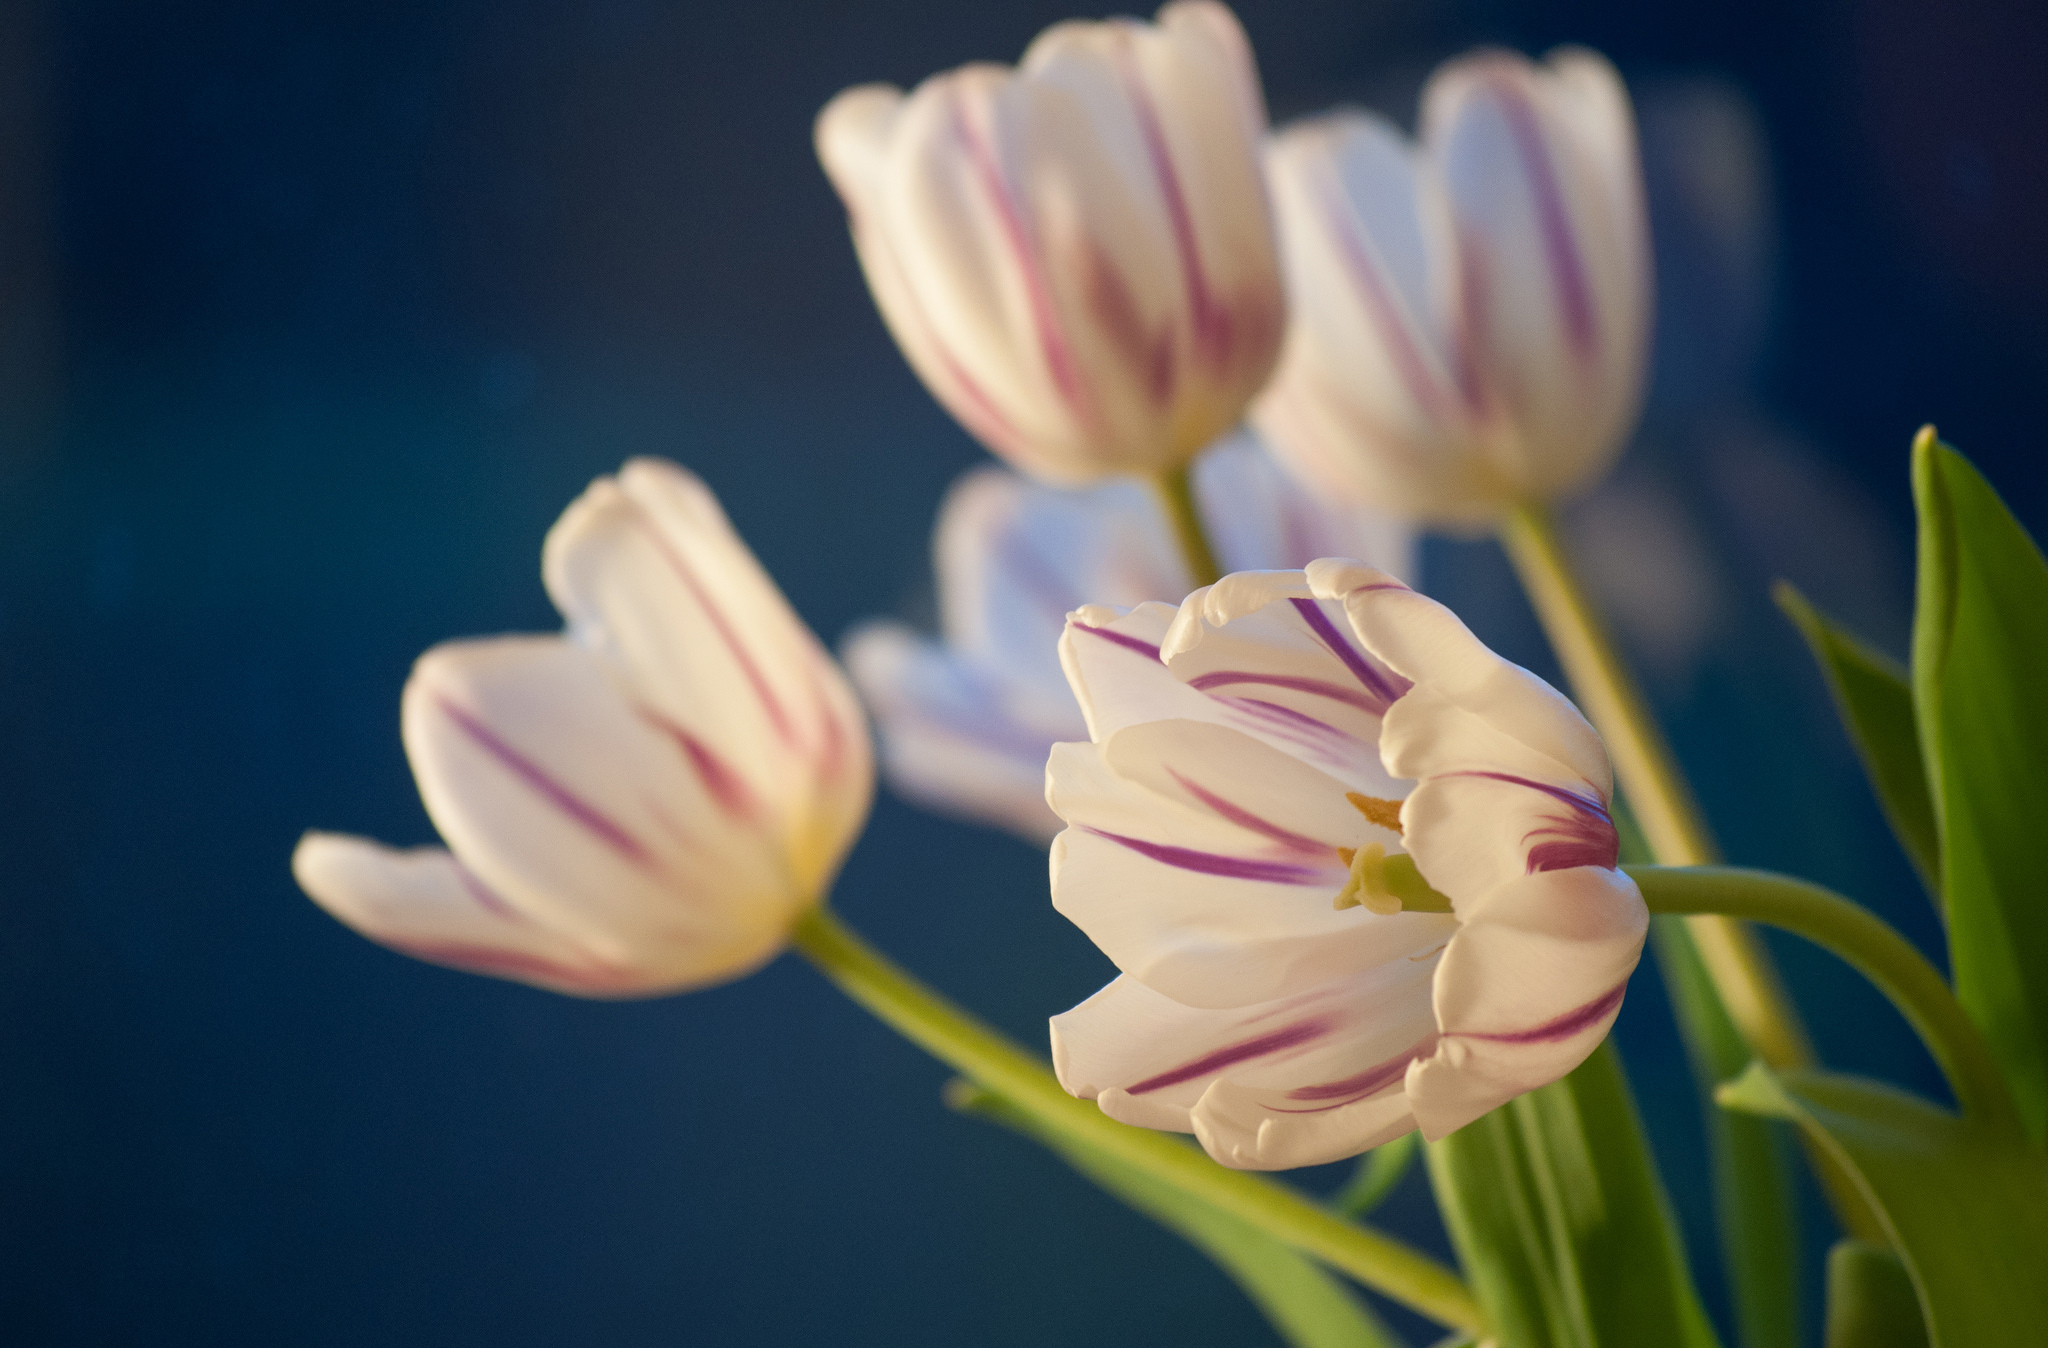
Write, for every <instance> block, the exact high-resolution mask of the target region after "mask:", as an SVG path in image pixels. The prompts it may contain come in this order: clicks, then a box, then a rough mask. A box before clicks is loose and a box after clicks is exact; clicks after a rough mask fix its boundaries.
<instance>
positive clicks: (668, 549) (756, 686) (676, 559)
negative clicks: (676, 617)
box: [627, 497, 797, 748]
mask: <svg viewBox="0 0 2048 1348" xmlns="http://www.w3.org/2000/svg"><path fill="white" fill-rule="evenodd" d="M627 499H628V500H629V501H630V500H631V498H630V497H628V498H627ZM632 505H633V515H632V518H633V521H634V523H636V524H637V525H639V527H640V529H641V530H642V532H644V533H645V534H646V535H647V537H648V539H649V540H650V541H651V542H652V543H653V544H654V547H655V551H657V552H659V553H660V554H661V556H662V558H663V560H665V561H666V562H667V563H668V565H669V569H670V570H672V571H674V572H675V574H676V576H677V578H678V579H680V580H681V581H682V582H683V587H684V588H685V589H687V590H688V591H689V592H690V597H691V598H692V599H695V600H696V601H697V607H698V608H700V609H702V610H703V611H704V616H705V617H706V618H709V619H710V620H711V626H712V627H713V628H714V629H715V630H716V631H717V633H718V637H719V640H720V641H722V642H723V643H724V644H725V648H726V650H727V652H728V653H730V654H731V656H732V658H733V662H734V663H735V664H737V665H738V666H739V667H740V673H741V674H742V675H744V676H745V678H746V680H747V685H748V686H749V687H750V688H752V689H753V690H754V697H755V700H757V701H758V702H760V704H761V710H762V711H763V712H765V713H766V714H767V716H768V720H769V723H770V724H771V725H773V726H774V727H775V732H776V734H778V735H780V736H781V737H782V740H783V743H785V744H787V745H789V746H790V747H792V748H795V747H796V746H797V734H796V727H795V726H794V725H793V724H791V722H790V719H789V713H788V712H787V711H785V710H784V709H783V706H782V700H781V699H780V698H778V697H776V696H775V690H774V689H773V688H771V687H769V685H768V680H767V678H766V677H765V676H764V675H763V674H762V673H761V667H760V666H759V665H757V664H755V663H754V655H753V652H752V651H750V650H749V649H747V645H746V643H745V642H743V641H741V640H740V635H739V633H738V631H736V630H735V629H734V628H733V625H732V623H731V622H730V621H728V620H727V618H726V616H725V611H724V610H723V609H721V608H720V607H719V606H718V604H717V602H716V601H715V600H714V599H712V597H711V594H710V592H709V591H708V590H706V589H705V588H704V584H703V582H702V581H701V580H699V579H698V578H697V572H696V569H695V568H693V567H692V566H691V565H690V564H689V561H688V560H687V559H686V558H684V556H683V555H682V554H681V553H680V552H678V551H676V549H675V548H674V547H673V546H671V545H670V543H669V540H668V537H667V535H665V534H663V533H662V531H661V526H660V525H659V524H657V523H655V521H654V518H653V517H652V516H651V515H649V514H648V513H647V509H646V507H645V506H642V505H641V504H640V503H639V502H638V501H633V502H632Z"/></svg>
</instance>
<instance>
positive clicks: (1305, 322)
mask: <svg viewBox="0 0 2048 1348" xmlns="http://www.w3.org/2000/svg"><path fill="white" fill-rule="evenodd" d="M1267 169H1268V175H1269V179H1270V181H1271V183H1272V186H1273V193H1274V205H1275V210H1276V212H1277V214H1278V218H1279V221H1280V230H1281V238H1282V252H1283V255H1284V256H1285V258H1286V263H1287V276H1288V290H1289V296H1290V300H1291V303H1292V316H1293V317H1292V322H1293V326H1292V329H1291V331H1290V332H1289V335H1288V341H1287V347H1286V351H1285V353H1284V355H1283V356H1282V359H1281V363H1280V368H1279V370H1278V371H1277V372H1276V374H1275V376H1274V379H1273V383H1272V385H1271V387H1270V388H1268V390H1267V391H1266V393H1265V394H1264V395H1263V396H1262V397H1261V399H1260V401H1259V405H1258V407H1257V408H1256V409H1255V412H1254V418H1255V420H1256V422H1257V424H1258V425H1259V427H1260V429H1261V430H1262V431H1263V432H1264V433H1265V434H1266V436H1267V437H1268V439H1269V440H1270V441H1271V442H1272V443H1273V445H1274V447H1275V449H1276V451H1277V452H1279V453H1280V454H1281V455H1282V456H1283V457H1286V458H1287V459H1288V460H1289V461H1290V462H1291V463H1293V464H1294V465H1295V467H1296V468H1297V469H1298V470H1299V471H1300V472H1302V473H1303V475H1304V476H1306V477H1309V478H1310V479H1312V480H1314V481H1315V482H1317V483H1319V484H1320V485H1321V486H1323V487H1324V488H1325V489H1326V490H1328V491H1330V492H1332V493H1333V494H1336V495H1338V496H1340V497H1342V498H1343V499H1346V500H1352V501H1356V502H1359V503H1361V504H1371V505H1376V506H1379V507H1380V508H1382V509H1385V510H1389V511H1392V512H1394V513H1397V514H1400V515H1403V516H1406V517H1408V518H1411V519H1416V520H1421V521H1425V522H1430V523H1439V524H1450V525H1465V526H1471V525H1483V524H1486V523H1489V522H1491V521H1492V520H1494V519H1495V518H1497V517H1498V516H1499V515H1501V514H1502V513H1503V512H1505V511H1506V510H1507V509H1509V508H1511V507H1512V506H1513V505H1514V504H1515V503H1516V502H1518V501H1521V500H1530V499H1533V500H1545V499H1552V498H1556V497H1559V496H1562V495H1565V494H1567V493H1569V492H1571V491H1572V490H1573V489H1574V488H1576V487H1578V486H1580V485H1582V484H1584V483H1586V482H1588V481H1589V480H1590V479H1592V478H1593V477H1595V476H1597V475H1598V474H1599V473H1600V472H1602V471H1603V470H1604V469H1606V468H1607V467H1608V466H1609V465H1610V464H1611V463H1612V462H1613V460H1614V457H1615V455H1616V454H1617V453H1619V451H1620V449H1621V446H1622V444H1623V442H1624V441H1625V440H1626V438H1627V437H1628V434H1629V432H1630V431H1631V430H1632V429H1633V428H1634V425H1635V420H1636V416H1637V413H1638V411H1639V410H1640V407H1641V403H1642V393H1643V377H1644V369H1645V365H1646V356H1647V348H1648V342H1649V319H1650V303H1651V296H1650V291H1651V283H1650V248H1649V231H1648V225H1647V223H1646V219H1645V215H1644V208H1643V188H1642V169H1641V164H1640V162H1639V159H1638V156H1637V153H1636V138H1635V122H1634V117H1633V115H1632V113H1631V111H1630V108H1629V100H1628V94H1627V91H1626V90H1625V89H1624V88H1623V87H1622V84H1621V79H1620V77H1619V76H1618V75H1616V74H1615V72H1614V69H1613V67H1612V66H1610V65H1608V64H1607V62H1606V61H1605V60H1603V59H1602V58H1601V57H1599V56H1597V55H1595V54H1594V53H1592V52H1589V51H1584V50H1579V49H1573V48H1567V49H1563V50H1560V51H1558V52H1555V53H1553V54H1552V55H1551V56H1550V57H1549V58H1548V60H1547V61H1545V62H1544V63H1543V64H1541V65H1538V64H1535V63H1532V62H1530V61H1527V60H1525V59H1523V58H1522V57H1519V56H1516V55H1513V54H1511V53H1506V52H1485V53H1481V54H1478V55H1474V56H1469V57H1466V58H1464V59H1462V60H1458V61H1453V62H1451V63H1449V64H1448V65H1446V66H1444V67H1443V68H1442V69H1441V70H1439V71H1438V72H1437V73H1436V75H1435V76H1434V77H1432V79H1431V80H1430V82H1429V86H1428V88H1427V89H1425V90H1424V93H1423V100H1422V119H1421V138H1420V143H1419V144H1417V143H1414V142H1411V141H1409V140H1408V139H1407V138H1405V137H1404V136H1402V135H1401V133H1400V132H1399V131H1397V130H1395V129H1394V127H1393V126H1391V125H1390V124H1388V123H1387V122H1385V121H1384V120H1382V119H1380V118H1377V117H1373V116H1369V115H1367V114H1364V113H1359V112H1339V113H1335V114H1332V115H1329V116H1326V117H1322V118H1318V119H1315V120H1312V121H1309V122H1305V123H1302V124H1301V125H1298V126H1295V127H1292V128H1290V129H1288V130H1287V131H1284V132H1282V133H1280V134H1279V135H1277V136H1276V137H1274V139H1273V141H1272V143H1271V145H1270V147H1269V149H1268V152H1267Z"/></svg>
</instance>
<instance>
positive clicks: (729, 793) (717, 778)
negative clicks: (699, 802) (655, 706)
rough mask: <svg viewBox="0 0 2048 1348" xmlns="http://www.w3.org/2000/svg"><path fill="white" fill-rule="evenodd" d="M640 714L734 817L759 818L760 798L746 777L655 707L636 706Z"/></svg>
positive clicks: (748, 819)
mask: <svg viewBox="0 0 2048 1348" xmlns="http://www.w3.org/2000/svg"><path fill="white" fill-rule="evenodd" d="M639 711H640V718H641V719H642V720H644V721H646V722H647V723H648V724H649V725H651V726H653V727H654V728H655V729H656V730H659V731H661V733H662V734H664V735H667V736H668V737H669V739H670V740H672V741H674V743H675V746H676V748H677V749H679V750H681V751H682V755H683V757H684V758H685V759H687V760H688V761H689V764H690V770H691V771H692V772H694V773H695V774H696V775H697V780H698V781H700V782H702V783H703V784H704V790H705V792H706V793H707V794H708V795H709V796H710V797H711V799H712V800H714V801H716V802H717V803H718V808H719V809H721V810H724V811H725V812H726V813H727V814H729V815H731V816H732V817H733V818H734V819H738V820H742V821H745V822H747V823H753V822H755V821H756V820H758V819H759V818H760V814H761V802H760V801H759V800H758V799H757V798H756V797H755V795H754V793H753V791H752V790H751V789H750V788H749V787H748V786H747V782H746V779H745V778H744V777H742V776H740V774H739V772H738V771H737V770H735V769H734V768H733V766H732V765H731V764H730V763H728V762H726V761H725V759H724V758H723V757H722V756H721V755H720V754H719V753H718V752H717V751H716V750H714V749H713V748H712V747H711V746H710V745H708V744H706V743H705V742H704V741H703V740H701V739H699V738H697V736H695V735H693V734H691V733H690V732H689V731H688V730H685V729H684V728H683V727H681V726H679V725H677V724H676V723H675V722H674V721H671V720H669V719H668V718H667V717H666V716H663V715H662V714H661V713H659V712H657V711H653V710H651V709H649V708H647V707H642V708H640V709H639Z"/></svg>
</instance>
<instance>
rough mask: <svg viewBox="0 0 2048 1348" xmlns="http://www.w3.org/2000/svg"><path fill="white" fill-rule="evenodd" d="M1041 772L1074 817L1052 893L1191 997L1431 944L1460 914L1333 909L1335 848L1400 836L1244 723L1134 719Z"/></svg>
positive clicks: (1104, 944)
mask: <svg viewBox="0 0 2048 1348" xmlns="http://www.w3.org/2000/svg"><path fill="white" fill-rule="evenodd" d="M1046 782H1047V788H1046V798H1047V802H1048V803H1049V804H1050V805H1051V806H1052V808H1053V809H1054V811H1055V812H1056V813H1058V814H1059V816H1060V817H1061V818H1063V819H1065V820H1066V821H1067V822H1068V824H1069V825H1070V827H1069V828H1068V829H1067V830H1066V831H1065V832H1064V833H1062V834H1060V836H1059V837H1058V838H1057V839H1055V840H1054V842H1053V850H1052V899H1053V906H1054V907H1055V908H1057V909H1058V910H1059V911H1060V912H1061V913H1063V914H1065V915H1066V917H1067V918H1068V919H1069V920H1071V921H1072V922H1073V923H1074V924H1075V925H1077V926H1079V927H1080V928H1081V929H1082V930H1083V931H1085V932H1086V933H1087V934H1088V937H1089V939H1090V940H1092V941H1094V942H1095V944H1096V945H1097V946H1099V947H1101V949H1102V951H1103V953H1104V954H1106V955H1108V956H1109V957H1110V959H1111V960H1112V961H1113V962H1114V963H1115V964H1116V966H1117V967H1118V968H1119V969H1122V970H1123V971H1124V972H1125V973H1127V974H1130V975H1131V976H1132V977H1134V978H1137V979H1139V980H1141V981H1143V982H1145V983H1147V984H1149V985H1150V986H1152V987H1153V988H1155V989H1157V990H1158V991H1160V992H1162V993H1165V994H1166V995H1167V996H1170V997H1173V998H1175V999H1176V1000H1178V1001H1181V1002H1183V1003H1185V1004H1187V1005H1189V1006H1201V1007H1229V1006H1243V1005H1245V1004H1247V1003H1250V1002H1257V1001H1264V1000H1268V999H1270V998H1273V997H1276V996H1279V995H1282V994H1283V993H1284V992H1286V991H1287V990H1288V989H1290V988H1299V987H1301V986H1303V985H1304V984H1313V983H1318V982H1323V981H1327V980H1328V979H1331V978H1334V977H1337V976H1340V975H1342V974H1344V973H1346V972H1350V971H1352V970H1355V969H1357V968H1359V967H1361V966H1362V965H1369V964H1373V963H1377V962H1381V961H1385V960H1389V959H1396V958H1403V957H1406V956H1408V955H1411V954H1414V953H1417V952H1419V951H1424V950H1429V949H1432V948H1434V947H1436V946H1438V945H1440V944H1441V943H1442V942H1443V941H1445V940H1447V939H1448V938H1449V934H1450V932H1451V930H1453V928H1454V926H1455V924H1454V921H1453V919H1451V918H1450V917H1448V916H1445V915H1440V914H1430V913H1398V914H1393V915H1380V914H1375V913H1372V912H1369V911H1367V910H1366V909H1363V908H1358V907H1352V908H1345V909H1338V908H1336V907H1335V906H1334V903H1333V900H1334V899H1335V897H1336V895H1337V893H1338V892H1339V890H1341V889H1342V888H1343V886H1344V883H1345V881H1346V879H1347V878H1348V875H1349V872H1348V870H1347V868H1346V866H1345V864H1344V863H1343V862H1342V861H1341V860H1340V859H1339V857H1338V856H1337V853H1336V851H1335V846H1337V845H1358V844H1363V843H1365V842H1368V841H1374V840H1378V841H1381V842H1382V843H1383V844H1384V843H1385V842H1394V841H1396V840H1395V839H1393V838H1392V837H1391V835H1388V834H1386V833H1384V832H1382V831H1380V830H1378V829H1376V828H1374V827H1373V826H1372V825H1370V824H1368V823H1366V821H1365V819H1364V818H1363V816H1361V815H1358V814H1357V812H1356V811H1355V810H1350V807H1349V806H1348V804H1346V802H1345V800H1344V788H1343V786H1342V784H1341V783H1339V782H1336V781H1334V780H1331V779H1329V778H1327V777H1326V776H1325V775H1324V774H1322V773H1320V772H1318V771H1317V770H1316V769H1314V768H1313V767H1310V766H1309V765H1307V764H1304V763H1300V762H1298V761H1295V760H1293V759H1291V758H1289V757H1288V756H1287V755H1286V754H1284V753H1282V752H1280V751H1278V750H1275V749H1273V748H1272V747H1270V746H1268V745H1266V744H1263V743H1261V742H1259V741H1257V740H1254V739H1252V738H1251V737H1249V736H1245V735H1240V734H1238V733H1236V732H1234V731H1231V730H1228V729H1224V728H1221V727H1217V726H1210V725H1202V724H1199V723H1190V722H1184V721H1165V722H1155V723H1151V724H1147V725H1139V726H1133V727H1131V728H1129V729H1126V730H1124V731H1122V732H1120V733H1119V734H1118V735H1117V736H1116V737H1115V738H1113V739H1112V740H1111V741H1110V742H1109V743H1108V744H1106V745H1092V744H1062V745H1057V746H1055V747H1054V750H1053V755H1052V760H1051V762H1050V763H1049V764H1048V766H1047V769H1046ZM1346 811H1350V816H1349V817H1348V818H1347V817H1346V814H1345V812H1346ZM1317 833H1321V834H1322V835H1323V836H1321V837H1317V836H1314V835H1316V834H1317ZM1324 844H1329V845H1328V847H1327V848H1326V849H1325V850H1322V851H1320V852H1319V851H1317V850H1316V849H1317V848H1318V847H1319V846H1322V845H1324ZM1134 895H1142V896H1144V901H1143V902H1133V901H1132V896H1134Z"/></svg>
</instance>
